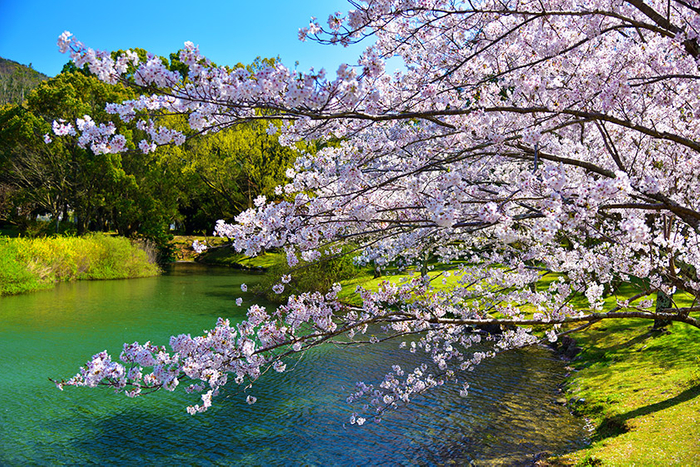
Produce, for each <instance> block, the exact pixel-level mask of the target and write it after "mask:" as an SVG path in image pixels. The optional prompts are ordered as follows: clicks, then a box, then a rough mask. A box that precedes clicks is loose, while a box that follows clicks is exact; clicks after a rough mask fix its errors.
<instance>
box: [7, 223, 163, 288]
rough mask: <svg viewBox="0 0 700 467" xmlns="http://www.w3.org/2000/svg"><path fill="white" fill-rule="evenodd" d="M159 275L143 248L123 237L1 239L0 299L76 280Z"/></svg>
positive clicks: (151, 255) (151, 256)
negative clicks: (0, 297)
mask: <svg viewBox="0 0 700 467" xmlns="http://www.w3.org/2000/svg"><path fill="white" fill-rule="evenodd" d="M158 273H159V269H158V267H157V266H156V265H155V264H154V259H153V254H152V252H149V251H148V249H147V248H145V247H144V245H138V244H135V243H133V242H131V241H130V240H128V239H126V238H123V237H112V236H107V235H101V234H92V235H88V236H86V237H50V238H35V239H28V238H8V237H0V295H11V294H17V293H23V292H30V291H33V290H38V289H42V288H50V287H52V286H53V285H54V284H55V283H56V282H62V281H72V280H78V279H124V278H131V277H145V276H153V275H156V274H158Z"/></svg>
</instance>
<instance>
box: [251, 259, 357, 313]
mask: <svg viewBox="0 0 700 467" xmlns="http://www.w3.org/2000/svg"><path fill="white" fill-rule="evenodd" d="M360 272H361V271H360V269H359V268H358V267H357V266H355V264H354V262H353V258H352V256H350V255H349V254H343V255H341V256H338V257H333V258H330V259H323V260H321V261H319V262H317V263H306V262H301V263H300V264H299V265H297V266H295V267H294V268H290V267H289V266H288V265H287V262H286V261H282V262H279V263H276V264H274V265H273V266H271V267H270V268H268V269H267V271H266V273H265V277H264V278H263V280H262V281H261V282H260V283H259V284H258V285H257V286H256V288H255V290H254V291H255V292H256V293H258V294H260V295H263V296H264V297H265V298H267V299H268V300H270V301H273V302H285V301H287V298H288V297H289V296H290V295H292V294H300V293H302V292H323V293H325V292H327V291H328V290H330V288H331V287H332V286H333V284H334V283H335V282H340V281H343V280H346V279H351V278H353V277H355V276H356V275H358V274H359V273H360ZM284 275H290V276H291V281H290V282H289V283H288V284H283V285H284V291H283V292H282V293H281V294H277V293H275V292H274V291H273V290H272V287H273V286H274V285H275V284H279V283H281V282H280V278H281V277H282V276H284Z"/></svg>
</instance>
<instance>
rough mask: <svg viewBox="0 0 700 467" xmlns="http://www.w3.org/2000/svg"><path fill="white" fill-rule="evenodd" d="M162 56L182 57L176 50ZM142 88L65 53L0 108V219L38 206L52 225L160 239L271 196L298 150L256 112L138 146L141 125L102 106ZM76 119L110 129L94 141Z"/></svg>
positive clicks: (181, 123)
mask: <svg viewBox="0 0 700 467" xmlns="http://www.w3.org/2000/svg"><path fill="white" fill-rule="evenodd" d="M135 53H137V55H138V56H140V57H142V58H145V57H146V56H147V54H146V52H145V51H142V50H138V51H137V52H135ZM273 62H274V61H272V60H267V59H259V60H258V61H257V62H256V63H273ZM164 63H170V64H169V66H171V67H174V68H177V67H178V66H179V65H178V62H177V60H174V61H173V62H167V61H164ZM251 66H255V64H253V65H251ZM240 67H243V65H240ZM139 92H140V90H139V89H138V88H131V87H125V86H124V85H123V84H121V83H117V84H108V83H104V82H101V81H100V80H98V79H97V78H96V77H95V76H94V75H93V74H92V73H91V72H90V71H89V70H88V69H87V67H77V66H76V65H75V64H73V63H72V62H69V63H68V64H67V65H66V66H65V67H64V69H63V72H62V73H60V74H59V75H58V76H56V77H55V78H52V79H50V80H48V81H45V82H43V83H41V84H40V85H39V86H38V87H37V88H36V89H35V90H33V91H32V92H31V93H29V94H28V96H27V99H26V100H25V101H24V102H22V103H19V104H13V105H6V106H5V107H3V108H1V109H0V122H1V123H2V125H1V126H0V166H1V167H2V168H3V170H2V172H1V173H0V193H1V195H0V220H5V221H7V222H12V223H15V224H19V226H20V227H22V226H23V225H24V224H26V222H28V219H32V218H35V217H36V215H37V214H40V215H49V216H50V218H51V219H52V220H53V221H54V223H55V224H56V229H58V223H57V222H56V221H57V220H58V219H63V220H64V221H67V220H68V219H71V220H72V221H73V222H74V224H72V225H74V226H75V231H76V232H77V233H79V234H80V233H83V232H86V231H88V230H115V231H116V232H117V233H119V234H121V235H126V236H132V235H137V234H138V235H145V236H147V237H149V238H151V239H154V240H156V241H157V242H159V243H162V241H165V240H166V239H165V237H164V236H165V235H167V234H168V231H169V230H170V226H171V225H172V224H175V225H176V226H178V227H179V228H181V229H182V230H184V231H186V233H193V232H195V231H202V230H204V231H208V230H210V229H211V227H212V223H213V220H215V219H228V220H232V219H233V218H234V217H235V216H236V215H237V214H238V213H240V212H241V211H243V210H245V209H247V208H248V207H250V206H252V200H253V199H254V198H256V197H257V196H259V195H260V194H265V195H268V196H274V193H273V188H274V186H275V185H277V184H279V183H280V182H282V181H284V180H286V177H285V170H286V169H287V168H288V167H289V166H291V164H292V163H293V160H294V157H295V156H296V151H293V150H291V149H288V148H284V147H282V146H280V144H279V143H278V142H277V138H276V136H275V135H272V134H268V133H267V131H266V128H267V126H266V125H262V124H259V123H255V122H251V123H249V124H246V125H242V126H239V127H237V128H231V129H227V130H225V131H220V132H217V133H214V134H212V135H210V136H209V137H204V138H196V139H194V140H190V141H188V142H187V143H186V144H184V145H183V146H179V147H174V148H170V147H163V148H159V149H158V150H157V151H148V152H147V153H144V152H143V151H141V150H139V149H136V148H135V144H134V142H133V140H134V138H137V141H138V138H142V137H143V136H142V133H143V130H141V129H139V128H138V126H137V125H136V124H135V122H123V121H121V120H120V119H119V118H116V117H114V116H111V115H110V114H108V113H106V112H105V106H106V105H107V104H108V103H114V102H117V103H118V102H122V101H124V100H128V99H133V98H135V97H136V96H137V95H138V94H139ZM86 116H91V117H87V118H86ZM76 120H80V125H81V127H82V128H83V129H87V128H95V129H100V128H101V129H102V130H104V131H107V132H110V133H111V134H112V136H113V137H112V139H111V140H110V141H109V142H107V143H105V144H103V145H101V146H99V147H98V146H97V145H94V144H91V143H90V141H89V137H86V136H84V135H82V136H80V135H77V134H75V132H74V131H70V130H68V129H67V128H68V127H67V126H66V122H70V121H73V122H75V121H76ZM95 122H98V124H96V123H95ZM158 122H159V123H160V124H168V125H171V126H174V127H178V128H180V129H183V130H185V126H186V123H185V120H182V119H178V118H175V117H172V116H170V117H169V116H164V115H161V116H159V117H158ZM52 128H53V129H52ZM190 133H192V132H191V131H190ZM134 135H135V136H134ZM46 141H49V143H46ZM63 228H65V226H63Z"/></svg>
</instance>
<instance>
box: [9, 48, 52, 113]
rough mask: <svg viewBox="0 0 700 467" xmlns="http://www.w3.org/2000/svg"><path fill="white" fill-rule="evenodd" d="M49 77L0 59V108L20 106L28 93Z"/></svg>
mask: <svg viewBox="0 0 700 467" xmlns="http://www.w3.org/2000/svg"><path fill="white" fill-rule="evenodd" d="M48 78H49V77H48V76H46V75H44V74H43V73H39V72H38V71H36V70H34V69H33V68H32V64H31V63H30V64H29V66H25V65H20V64H19V63H17V62H15V61H13V60H7V59H4V58H1V57H0V106H2V105H3V104H21V103H22V102H23V101H24V100H25V99H26V98H27V96H28V95H29V93H30V91H31V90H32V89H34V88H35V87H37V86H38V85H39V83H41V82H42V81H44V80H46V79H48Z"/></svg>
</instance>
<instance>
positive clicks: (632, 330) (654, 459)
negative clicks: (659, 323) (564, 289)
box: [555, 320, 700, 466]
mask: <svg viewBox="0 0 700 467" xmlns="http://www.w3.org/2000/svg"><path fill="white" fill-rule="evenodd" d="M650 324H651V323H650V322H649V321H647V320H630V321H619V322H606V323H598V324H596V325H595V326H593V327H592V328H591V329H589V330H587V331H586V332H584V333H580V334H578V335H576V336H575V337H576V339H577V340H578V342H579V345H580V346H581V347H582V348H583V352H582V353H581V355H580V356H579V357H577V359H576V360H575V361H574V362H572V367H573V368H574V371H573V372H572V374H571V376H570V378H569V381H568V388H567V393H568V397H569V398H570V400H571V401H572V408H573V409H574V411H575V413H577V414H579V415H581V416H584V417H586V418H587V419H588V420H589V423H590V425H591V428H592V433H591V441H592V444H591V446H590V447H589V448H588V449H585V450H582V451H578V452H575V453H570V454H568V455H566V456H564V457H562V458H560V459H559V460H560V462H561V463H562V464H564V465H601V466H603V465H606V466H607V465H610V466H626V465H629V466H632V465H637V466H644V465H683V466H685V465H700V397H699V396H700V330H698V329H695V328H692V327H690V326H686V325H683V324H677V323H676V324H674V325H673V326H670V327H669V328H668V330H669V333H659V332H650V329H649V328H650ZM555 465H556V464H555Z"/></svg>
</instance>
